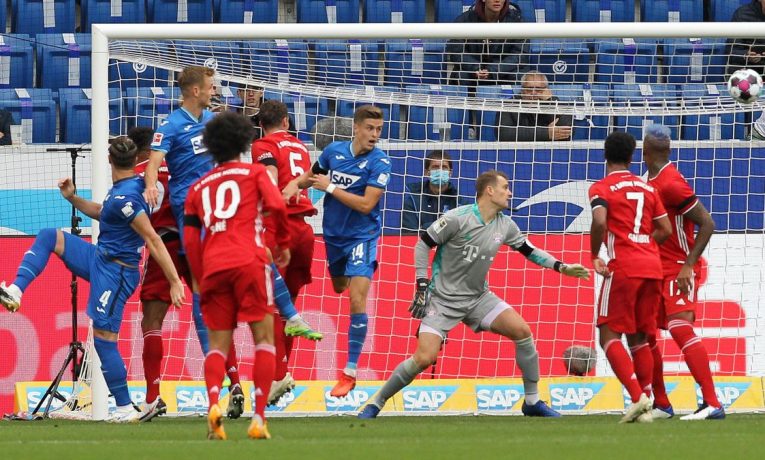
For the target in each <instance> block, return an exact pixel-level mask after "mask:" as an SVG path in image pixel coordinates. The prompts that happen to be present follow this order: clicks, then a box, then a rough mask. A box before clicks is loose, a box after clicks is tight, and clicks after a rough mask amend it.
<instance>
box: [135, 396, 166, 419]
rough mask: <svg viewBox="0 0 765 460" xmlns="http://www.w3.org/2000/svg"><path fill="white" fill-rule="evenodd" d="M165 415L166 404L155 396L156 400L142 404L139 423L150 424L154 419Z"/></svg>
mask: <svg viewBox="0 0 765 460" xmlns="http://www.w3.org/2000/svg"><path fill="white" fill-rule="evenodd" d="M166 413H167V404H165V402H164V401H162V398H160V397H159V396H157V399H155V400H154V402H152V403H143V410H142V411H141V419H140V421H141V422H151V421H152V419H154V417H158V416H160V415H164V414H166Z"/></svg>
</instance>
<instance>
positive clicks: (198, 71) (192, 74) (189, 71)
mask: <svg viewBox="0 0 765 460" xmlns="http://www.w3.org/2000/svg"><path fill="white" fill-rule="evenodd" d="M214 76H215V69H211V68H210V67H204V66H201V65H190V66H187V67H184V68H183V71H182V72H181V74H180V75H179V76H178V87H179V88H181V93H183V94H184V95H186V94H187V93H188V91H189V90H190V89H191V87H192V86H202V85H203V84H204V82H205V77H211V78H212V77H214Z"/></svg>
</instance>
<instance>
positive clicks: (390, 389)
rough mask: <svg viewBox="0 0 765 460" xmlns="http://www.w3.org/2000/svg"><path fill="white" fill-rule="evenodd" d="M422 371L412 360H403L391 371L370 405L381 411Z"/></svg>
mask: <svg viewBox="0 0 765 460" xmlns="http://www.w3.org/2000/svg"><path fill="white" fill-rule="evenodd" d="M423 369H424V368H421V367H420V366H418V365H417V363H416V362H415V361H414V358H409V359H406V360H404V361H403V362H402V363H401V364H399V365H398V366H396V368H395V369H394V370H393V373H392V374H391V375H390V378H389V379H388V381H387V382H385V384H383V386H382V388H380V392H379V393H377V396H375V399H374V400H373V401H372V403H373V404H374V405H375V406H377V407H379V408H380V409H382V408H383V406H385V402H386V401H388V399H390V398H391V397H392V396H393V395H395V394H396V393H398V392H399V391H401V390H402V389H403V388H404V387H405V386H407V385H409V384H410V383H412V380H414V378H415V377H417V375H418V374H419V373H420V372H422V371H423Z"/></svg>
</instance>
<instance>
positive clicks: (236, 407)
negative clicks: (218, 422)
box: [226, 384, 244, 419]
mask: <svg viewBox="0 0 765 460" xmlns="http://www.w3.org/2000/svg"><path fill="white" fill-rule="evenodd" d="M243 412H244V393H243V392H242V387H241V386H240V385H239V384H237V385H234V386H233V387H232V388H231V391H230V392H229V396H228V407H227V408H226V415H227V416H228V418H230V419H237V418H239V417H241V416H242V413H243Z"/></svg>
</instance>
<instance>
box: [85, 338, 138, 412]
mask: <svg viewBox="0 0 765 460" xmlns="http://www.w3.org/2000/svg"><path fill="white" fill-rule="evenodd" d="M93 344H94V345H95V347H96V353H98V358H99V359H100V360H101V372H103V373H104V380H106V386H107V387H109V392H110V393H111V394H112V396H114V400H115V401H116V402H117V406H127V405H128V404H132V401H131V400H130V392H129V391H128V384H127V369H125V362H124V361H123V360H122V356H120V352H119V350H118V349H117V342H111V341H109V340H104V339H101V338H98V337H95V338H94V339H93Z"/></svg>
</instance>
